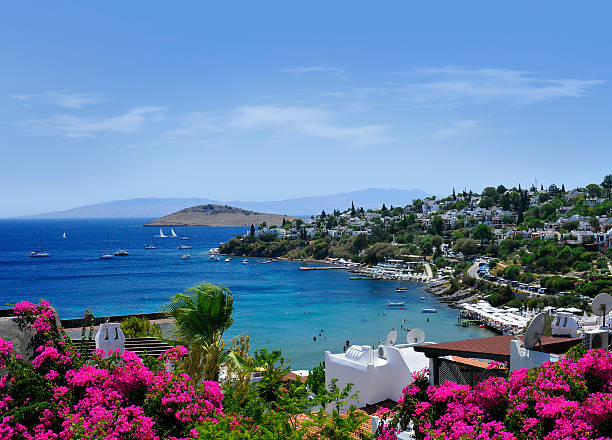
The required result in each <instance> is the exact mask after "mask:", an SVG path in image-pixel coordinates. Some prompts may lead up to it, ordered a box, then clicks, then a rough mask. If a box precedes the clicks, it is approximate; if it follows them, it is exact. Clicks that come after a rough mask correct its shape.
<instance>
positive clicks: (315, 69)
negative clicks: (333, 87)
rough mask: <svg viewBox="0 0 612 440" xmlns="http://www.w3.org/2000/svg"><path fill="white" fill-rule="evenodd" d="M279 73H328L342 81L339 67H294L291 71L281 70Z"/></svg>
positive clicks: (342, 73)
mask: <svg viewBox="0 0 612 440" xmlns="http://www.w3.org/2000/svg"><path fill="white" fill-rule="evenodd" d="M281 72H287V73H298V74H300V73H309V72H330V73H332V74H333V75H334V76H335V77H338V78H342V79H344V70H343V69H341V68H339V67H324V66H309V67H295V68H292V69H282V70H281Z"/></svg>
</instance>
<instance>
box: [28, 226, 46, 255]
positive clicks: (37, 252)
mask: <svg viewBox="0 0 612 440" xmlns="http://www.w3.org/2000/svg"><path fill="white" fill-rule="evenodd" d="M28 255H29V256H30V257H50V256H51V254H49V252H45V251H44V249H43V237H42V229H41V230H40V248H39V249H37V250H35V251H32V252H30V253H29V254H28Z"/></svg>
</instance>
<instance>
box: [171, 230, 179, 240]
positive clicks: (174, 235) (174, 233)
mask: <svg viewBox="0 0 612 440" xmlns="http://www.w3.org/2000/svg"><path fill="white" fill-rule="evenodd" d="M170 234H172V238H177V237H178V235H176V232H174V229H172V228H170Z"/></svg>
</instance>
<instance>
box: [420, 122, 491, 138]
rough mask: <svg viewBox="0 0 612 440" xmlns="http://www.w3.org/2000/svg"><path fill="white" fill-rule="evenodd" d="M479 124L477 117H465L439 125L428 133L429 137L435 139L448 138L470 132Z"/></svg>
mask: <svg viewBox="0 0 612 440" xmlns="http://www.w3.org/2000/svg"><path fill="white" fill-rule="evenodd" d="M479 126H480V121H479V120H478V119H466V120H462V121H454V122H451V123H450V124H448V125H446V126H442V127H439V128H438V129H436V130H434V131H433V132H432V133H430V134H429V137H430V138H431V139H434V140H437V141H443V140H448V139H451V138H454V137H457V136H465V135H468V134H471V133H472V132H473V131H474V130H475V129H477V128H478V127H479Z"/></svg>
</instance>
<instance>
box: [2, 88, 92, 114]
mask: <svg viewBox="0 0 612 440" xmlns="http://www.w3.org/2000/svg"><path fill="white" fill-rule="evenodd" d="M9 96H10V97H11V98H13V99H16V100H18V101H24V102H25V101H32V100H37V101H42V102H46V103H49V104H54V105H57V106H59V107H64V108H72V109H81V108H83V107H85V106H87V105H91V104H97V103H99V102H101V101H102V100H101V98H100V97H99V96H97V95H94V94H91V93H74V92H70V91H67V90H50V91H48V92H44V93H28V94H14V95H9Z"/></svg>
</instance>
